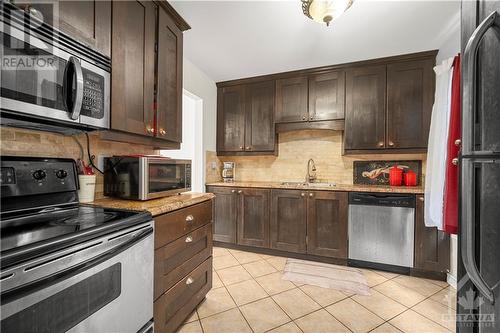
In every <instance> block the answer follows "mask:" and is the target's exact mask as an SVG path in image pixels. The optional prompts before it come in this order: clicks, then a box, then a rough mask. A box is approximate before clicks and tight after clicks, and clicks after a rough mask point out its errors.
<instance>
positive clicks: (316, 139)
mask: <svg viewBox="0 0 500 333" xmlns="http://www.w3.org/2000/svg"><path fill="white" fill-rule="evenodd" d="M342 133H343V132H340V131H321V130H303V131H294V132H286V133H282V134H280V136H279V153H278V156H248V157H234V156H231V157H230V156H219V158H218V159H217V157H215V153H214V152H210V153H208V154H207V156H206V160H207V182H210V181H217V180H219V179H220V176H219V175H220V162H221V161H232V162H236V180H237V181H302V180H305V176H306V166H307V161H308V160H309V158H313V159H314V161H315V163H316V168H317V177H318V179H320V180H324V181H329V182H335V183H339V184H352V181H353V162H354V161H356V160H422V161H423V162H424V163H423V164H424V166H423V169H424V170H425V158H426V155H425V154H390V155H387V154H385V155H382V154H371V155H370V154H365V155H362V156H342V140H343V138H342ZM211 162H216V163H217V167H218V169H217V170H212V168H211V164H210V163H211ZM209 174H210V176H211V177H210V178H209V177H208V175H209ZM209 179H210V180H209Z"/></svg>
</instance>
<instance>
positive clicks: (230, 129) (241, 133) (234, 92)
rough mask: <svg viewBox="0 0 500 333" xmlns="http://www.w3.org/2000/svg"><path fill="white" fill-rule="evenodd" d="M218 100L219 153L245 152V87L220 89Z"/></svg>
mask: <svg viewBox="0 0 500 333" xmlns="http://www.w3.org/2000/svg"><path fill="white" fill-rule="evenodd" d="M217 99H218V101H217V104H218V106H217V136H218V137H217V151H220V152H237V151H240V152H241V151H244V150H245V118H246V113H245V87H244V86H241V85H238V86H231V87H224V88H219V89H218V92H217Z"/></svg>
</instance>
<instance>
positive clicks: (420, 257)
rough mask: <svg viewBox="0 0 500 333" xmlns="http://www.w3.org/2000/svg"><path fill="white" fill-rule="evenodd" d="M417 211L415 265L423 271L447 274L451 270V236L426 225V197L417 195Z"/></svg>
mask: <svg viewBox="0 0 500 333" xmlns="http://www.w3.org/2000/svg"><path fill="white" fill-rule="evenodd" d="M416 199H417V200H416V209H415V263H414V267H415V268H416V269H418V270H422V271H431V272H439V273H446V272H447V271H448V270H449V268H450V236H449V235H448V234H446V233H444V232H442V231H439V230H438V229H437V228H436V227H431V228H429V227H426V226H425V224H424V196H422V195H417V198H416Z"/></svg>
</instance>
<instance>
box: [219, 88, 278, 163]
mask: <svg viewBox="0 0 500 333" xmlns="http://www.w3.org/2000/svg"><path fill="white" fill-rule="evenodd" d="M274 97H275V88H274V81H264V82H258V83H252V84H248V85H235V86H228V87H223V88H219V89H218V94H217V98H218V107H217V129H218V130H217V135H218V136H217V152H218V153H219V154H228V153H229V154H231V153H239V154H259V153H274V151H275V143H276V141H275V140H276V134H275V131H274Z"/></svg>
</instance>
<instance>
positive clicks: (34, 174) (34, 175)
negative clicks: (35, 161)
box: [33, 170, 47, 180]
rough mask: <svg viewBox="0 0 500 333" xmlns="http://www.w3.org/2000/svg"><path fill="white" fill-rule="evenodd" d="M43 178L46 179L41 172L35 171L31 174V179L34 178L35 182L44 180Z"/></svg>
mask: <svg viewBox="0 0 500 333" xmlns="http://www.w3.org/2000/svg"><path fill="white" fill-rule="evenodd" d="M45 177H47V174H46V173H45V171H43V170H36V171H35V172H33V178H35V179H36V180H42V179H45Z"/></svg>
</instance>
